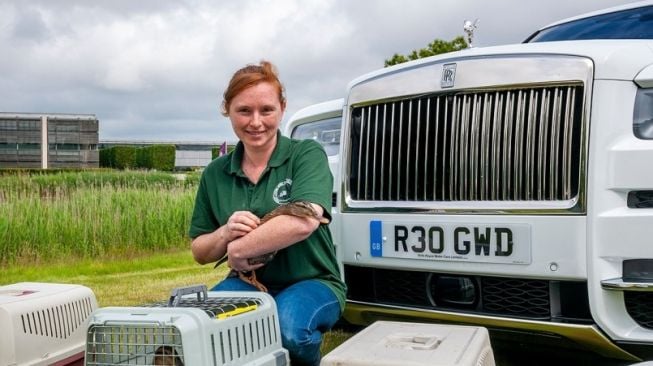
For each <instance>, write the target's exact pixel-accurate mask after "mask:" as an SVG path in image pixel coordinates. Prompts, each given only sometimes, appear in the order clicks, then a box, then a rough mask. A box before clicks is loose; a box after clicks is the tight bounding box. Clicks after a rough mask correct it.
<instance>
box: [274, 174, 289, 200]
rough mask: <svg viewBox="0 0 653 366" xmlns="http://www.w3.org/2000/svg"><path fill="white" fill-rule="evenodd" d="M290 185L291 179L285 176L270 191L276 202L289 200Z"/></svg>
mask: <svg viewBox="0 0 653 366" xmlns="http://www.w3.org/2000/svg"><path fill="white" fill-rule="evenodd" d="M291 187H292V179H290V178H286V179H285V180H284V181H282V182H279V184H277V186H276V187H275V188H274V192H272V199H273V200H274V202H276V203H277V204H282V203H288V201H289V200H290V188H291Z"/></svg>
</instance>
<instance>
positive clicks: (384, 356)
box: [320, 321, 495, 366]
mask: <svg viewBox="0 0 653 366" xmlns="http://www.w3.org/2000/svg"><path fill="white" fill-rule="evenodd" d="M494 364H495V363H494V353H493V352H492V347H491V346H490V338H489V336H488V331H487V329H485V328H483V327H473V326H457V325H442V324H424V323H403V322H389V321H377V322H375V323H373V324H372V325H370V326H368V327H367V328H365V329H363V330H362V331H361V332H359V333H357V334H356V335H354V336H353V337H351V338H349V339H348V340H347V341H346V342H344V343H343V344H341V345H340V346H338V347H337V348H336V349H334V350H333V351H331V352H329V354H327V355H326V356H324V358H322V362H321V363H320V365H321V366H336V365H338V366H364V365H375V366H424V365H437V366H454V365H455V366H494Z"/></svg>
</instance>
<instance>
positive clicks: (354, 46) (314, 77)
mask: <svg viewBox="0 0 653 366" xmlns="http://www.w3.org/2000/svg"><path fill="white" fill-rule="evenodd" d="M631 1H632V0H591V1H590V0H539V1H534V0H495V1H487V0H437V1H436V0H404V1H399V0H274V1H273V0H239V1H236V0H222V1H210V0H184V1H178V0H175V1H172V0H77V1H75V0H15V1H13V0H0V111H2V112H30V113H42V112H46V113H85V114H86V113H88V114H95V115H96V116H97V117H98V119H99V120H100V140H105V141H106V140H154V141H179V140H181V141H203V142H211V141H216V142H218V143H220V142H222V141H224V140H228V141H230V142H231V141H235V135H234V134H233V133H232V132H231V127H230V124H229V121H228V120H227V119H225V118H224V117H222V116H221V115H220V113H219V105H220V102H221V101H222V92H223V91H224V88H225V86H226V84H227V82H228V80H229V78H230V77H231V74H232V73H233V72H234V71H235V70H236V69H238V68H240V67H241V66H244V65H246V64H248V63H257V62H258V61H260V60H261V59H267V60H270V61H272V62H273V63H274V64H276V66H277V68H278V70H279V74H280V77H281V79H282V81H283V82H284V84H285V87H286V91H287V97H288V109H287V110H286V115H285V118H284V121H285V120H286V119H287V118H289V117H290V116H291V115H292V113H293V112H295V111H297V110H298V109H300V108H302V107H304V106H307V105H310V104H313V103H318V102H321V101H325V100H329V99H334V98H339V97H341V96H343V95H344V92H345V88H346V85H347V83H348V82H349V81H350V80H351V79H353V78H355V77H357V76H359V75H361V74H364V73H366V72H369V71H372V70H375V69H378V68H381V67H383V61H384V60H385V59H387V58H389V57H390V56H392V55H393V54H394V53H400V54H407V53H409V52H410V51H411V50H413V49H419V48H422V47H424V46H426V45H427V44H428V43H429V42H431V41H432V40H433V39H436V38H440V39H444V40H451V39H453V38H454V37H456V36H459V35H462V34H463V32H462V24H463V21H464V20H465V19H470V20H473V19H477V18H478V19H479V22H478V28H477V32H476V35H475V38H474V43H475V45H478V46H492V45H498V44H506V43H516V42H520V41H522V40H523V39H524V38H526V37H527V36H528V35H529V34H530V33H531V32H532V31H534V30H535V29H537V28H539V27H541V26H544V25H546V24H548V23H551V22H553V21H556V20H559V19H561V18H566V17H569V16H573V15H577V14H580V13H583V12H587V11H593V10H597V9H601V8H605V7H608V6H613V5H619V4H624V3H628V2H631Z"/></svg>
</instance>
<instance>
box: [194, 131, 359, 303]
mask: <svg viewBox="0 0 653 366" xmlns="http://www.w3.org/2000/svg"><path fill="white" fill-rule="evenodd" d="M243 151H244V150H243V145H242V143H240V142H239V143H238V145H236V149H235V150H234V151H232V152H231V153H229V154H227V155H224V156H221V157H219V158H217V159H215V160H213V161H212V162H211V163H210V164H209V165H208V166H207V167H206V168H205V169H204V172H203V173H202V178H201V180H200V184H199V188H198V191H197V197H196V199H195V209H194V211H193V217H192V220H191V226H190V230H189V235H190V237H191V238H196V237H197V236H199V235H202V234H206V233H211V232H213V231H215V230H216V229H217V228H218V227H220V225H223V224H225V223H226V222H227V220H229V217H230V216H231V215H232V214H233V213H234V212H235V211H250V212H252V213H253V214H255V215H256V216H258V217H263V216H264V215H265V214H266V213H268V212H270V211H272V210H273V209H275V208H276V207H277V206H279V205H281V204H284V203H288V202H294V201H309V202H312V203H315V204H318V205H320V206H322V208H324V216H326V217H329V218H330V212H331V194H332V187H333V176H331V171H330V170H329V165H328V160H327V156H326V153H325V152H324V149H323V148H322V146H321V145H320V144H318V143H317V142H315V141H313V140H291V139H289V138H287V137H285V136H282V135H281V134H280V133H279V132H277V146H276V147H275V149H274V152H273V153H272V156H271V157H270V161H269V162H268V166H267V167H266V168H265V170H264V171H263V173H262V174H261V177H260V179H259V181H258V183H256V184H253V183H252V182H250V181H249V179H248V178H247V177H246V176H245V174H244V173H243V170H242V168H241V162H242V159H243ZM256 277H257V279H258V280H259V281H261V283H263V284H264V285H265V286H267V287H268V288H269V289H270V290H272V291H275V290H281V289H283V288H285V287H287V286H289V285H291V284H293V283H296V282H298V281H301V280H307V279H317V280H319V281H321V282H323V283H324V284H325V285H327V286H328V287H329V288H331V290H333V292H334V294H335V295H336V297H337V298H338V300H339V302H340V307H341V309H344V305H345V292H346V286H345V284H344V283H343V282H342V280H341V279H340V270H339V268H338V263H337V261H336V253H335V247H334V246H333V240H332V238H331V232H330V231H329V228H328V226H327V225H320V226H319V228H318V229H317V230H315V231H314V232H313V233H312V234H311V235H310V236H309V237H308V238H307V239H305V240H303V241H301V242H298V243H295V244H293V245H291V246H289V247H287V248H284V249H281V250H279V252H278V253H277V254H276V256H275V257H274V259H273V260H272V261H271V262H270V263H268V264H266V265H265V266H263V267H262V268H260V269H258V270H257V271H256Z"/></svg>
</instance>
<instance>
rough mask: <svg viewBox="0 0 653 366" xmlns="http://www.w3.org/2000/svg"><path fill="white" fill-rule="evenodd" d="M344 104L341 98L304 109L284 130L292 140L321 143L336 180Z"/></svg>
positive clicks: (291, 118) (292, 118)
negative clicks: (311, 140) (307, 140)
mask: <svg viewBox="0 0 653 366" xmlns="http://www.w3.org/2000/svg"><path fill="white" fill-rule="evenodd" d="M343 103H344V100H343V99H342V98H341V99H334V100H329V101H326V102H322V103H317V104H313V105H310V106H308V107H305V108H302V109H300V110H298V111H297V112H295V113H294V114H293V115H292V116H291V117H290V119H289V120H288V122H286V124H285V125H284V128H283V134H284V135H285V136H288V137H290V138H293V139H298V140H303V139H313V140H316V141H317V142H319V143H320V144H321V145H322V146H323V147H324V150H325V151H326V153H327V156H328V159H329V168H330V169H331V174H333V176H334V178H335V177H336V174H337V173H338V170H339V155H338V153H339V150H340V125H341V122H342V105H343ZM334 182H335V181H334ZM334 184H335V183H334ZM334 192H335V187H334ZM334 206H335V203H334Z"/></svg>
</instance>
